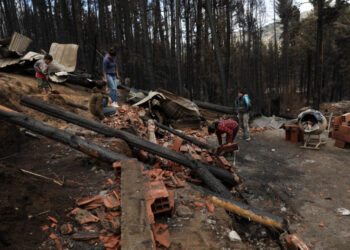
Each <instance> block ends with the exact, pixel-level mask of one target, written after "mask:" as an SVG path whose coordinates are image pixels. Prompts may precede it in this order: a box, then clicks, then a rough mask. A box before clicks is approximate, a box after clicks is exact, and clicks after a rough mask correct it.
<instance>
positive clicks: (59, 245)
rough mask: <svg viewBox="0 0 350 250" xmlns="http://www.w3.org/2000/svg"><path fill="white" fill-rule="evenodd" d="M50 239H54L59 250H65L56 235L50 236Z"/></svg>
mask: <svg viewBox="0 0 350 250" xmlns="http://www.w3.org/2000/svg"><path fill="white" fill-rule="evenodd" d="M50 239H53V240H54V241H55V242H56V246H57V248H58V250H63V247H62V243H61V241H60V239H59V238H58V237H57V235H56V234H53V233H52V234H50Z"/></svg>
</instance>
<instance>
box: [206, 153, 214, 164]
mask: <svg viewBox="0 0 350 250" xmlns="http://www.w3.org/2000/svg"><path fill="white" fill-rule="evenodd" d="M206 161H207V162H208V163H212V162H213V158H212V157H211V156H210V155H208V156H207V157H206Z"/></svg>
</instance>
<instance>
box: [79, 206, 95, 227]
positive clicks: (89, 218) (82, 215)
mask: <svg viewBox="0 0 350 250" xmlns="http://www.w3.org/2000/svg"><path fill="white" fill-rule="evenodd" d="M75 220H76V221H77V222H78V223H79V224H86V223H90V222H98V221H99V220H100V219H99V218H98V217H96V216H95V215H93V214H92V213H90V212H89V211H87V210H85V209H79V210H78V211H77V212H76V214H75Z"/></svg>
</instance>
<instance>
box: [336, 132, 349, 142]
mask: <svg viewBox="0 0 350 250" xmlns="http://www.w3.org/2000/svg"><path fill="white" fill-rule="evenodd" d="M333 136H334V139H336V140H340V141H344V142H347V143H350V134H344V133H341V132H340V131H334V133H333Z"/></svg>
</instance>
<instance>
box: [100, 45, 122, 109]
mask: <svg viewBox="0 0 350 250" xmlns="http://www.w3.org/2000/svg"><path fill="white" fill-rule="evenodd" d="M116 55H117V53H116V51H115V49H114V48H110V50H109V52H108V54H107V55H106V56H105V57H104V58H103V74H104V80H105V82H108V88H109V90H110V96H111V99H112V104H111V105H112V106H113V107H115V108H119V105H118V103H117V87H118V82H119V80H118V79H119V78H120V77H119V71H118V67H117V59H116Z"/></svg>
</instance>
